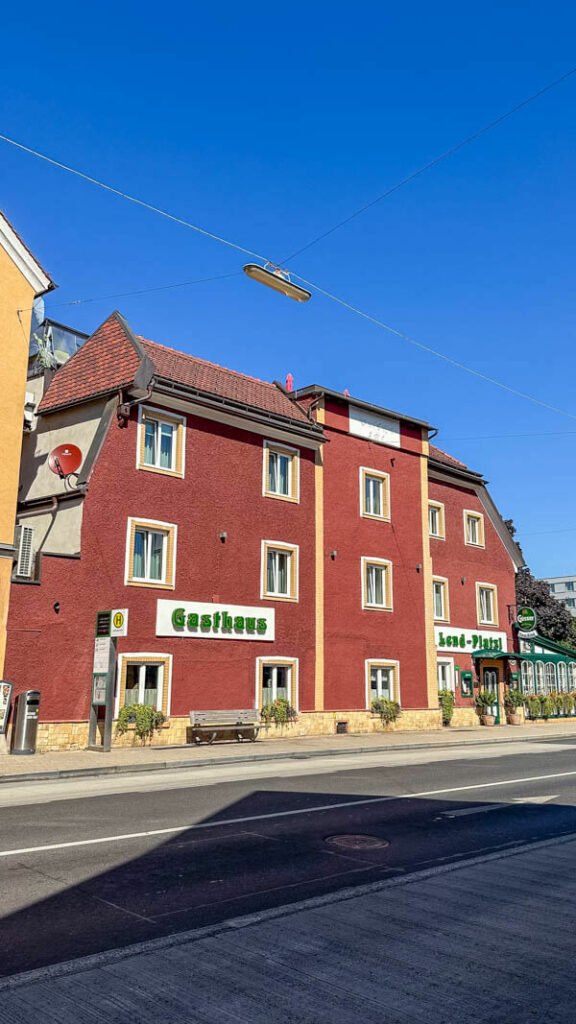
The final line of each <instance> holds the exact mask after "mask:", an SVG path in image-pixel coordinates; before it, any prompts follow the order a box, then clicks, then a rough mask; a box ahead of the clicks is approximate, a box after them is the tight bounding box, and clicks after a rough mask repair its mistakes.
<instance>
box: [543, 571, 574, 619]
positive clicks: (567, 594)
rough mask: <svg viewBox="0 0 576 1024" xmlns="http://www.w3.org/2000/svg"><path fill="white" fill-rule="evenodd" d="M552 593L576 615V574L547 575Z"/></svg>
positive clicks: (546, 579)
mask: <svg viewBox="0 0 576 1024" xmlns="http://www.w3.org/2000/svg"><path fill="white" fill-rule="evenodd" d="M544 582H545V583H547V584H548V587H549V590H550V594H551V595H552V597H554V598H555V599H556V600H557V601H560V602H561V603H562V604H563V605H564V606H565V607H566V608H567V609H568V611H569V612H570V614H571V615H576V576H545V577H544Z"/></svg>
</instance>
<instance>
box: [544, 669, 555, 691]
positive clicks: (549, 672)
mask: <svg viewBox="0 0 576 1024" xmlns="http://www.w3.org/2000/svg"><path fill="white" fill-rule="evenodd" d="M555 689H556V666H555V664H554V662H553V661H547V662H546V690H547V691H548V693H553V692H554V690H555Z"/></svg>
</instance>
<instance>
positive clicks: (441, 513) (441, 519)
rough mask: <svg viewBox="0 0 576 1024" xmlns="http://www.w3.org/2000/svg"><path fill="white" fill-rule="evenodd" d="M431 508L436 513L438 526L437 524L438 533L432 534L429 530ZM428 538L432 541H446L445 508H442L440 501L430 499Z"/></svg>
mask: <svg viewBox="0 0 576 1024" xmlns="http://www.w3.org/2000/svg"><path fill="white" fill-rule="evenodd" d="M431 508H435V509H436V510H437V512H438V524H439V529H440V533H432V531H431V530H430V509H431ZM428 536H429V537H433V538H434V540H446V518H445V508H444V503H443V502H442V501H433V500H432V499H430V500H429V501H428Z"/></svg>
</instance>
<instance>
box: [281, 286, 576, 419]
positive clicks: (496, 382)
mask: <svg viewBox="0 0 576 1024" xmlns="http://www.w3.org/2000/svg"><path fill="white" fill-rule="evenodd" d="M292 276H293V277H296V278H297V279H298V280H299V281H302V282H303V283H304V284H305V285H307V286H308V288H313V289H314V291H317V292H319V293H320V295H324V296H325V297H326V298H327V299H330V300H331V301H332V302H336V303H337V304H338V305H339V306H343V307H344V309H348V310H349V311H350V312H351V313H356V314H357V315H358V316H360V317H362V318H363V319H364V320H368V321H369V323H372V324H374V325H375V326H376V327H381V328H382V329H383V330H385V331H388V332H389V333H390V334H393V335H394V336H395V337H397V338H401V339H402V341H406V342H408V344H409V345H413V346H414V347H415V348H419V349H421V351H422V352H427V353H428V354H429V355H432V356H435V357H436V358H437V359H442V360H443V361H444V362H445V363H449V364H450V365H451V366H455V367H456V368H457V369H459V370H463V371H464V373H469V374H471V375H472V376H473V377H478V378H479V379H480V380H483V381H486V383H488V384H493V385H494V386H495V387H497V388H501V389H502V390H503V391H507V392H509V394H511V395H516V397H517V398H524V399H525V400H526V401H528V402H533V403H534V404H535V405H539V406H541V407H542V408H543V409H549V410H550V411H551V412H556V413H559V414H560V415H562V416H568V417H569V418H570V419H572V420H576V413H573V412H569V411H568V410H567V409H561V408H559V407H558V406H556V405H551V404H550V403H549V402H544V401H543V400H542V399H540V398H535V397H534V395H528V394H526V392H524V391H519V390H518V388H513V387H511V386H510V384H504V383H502V381H499V380H496V379H495V377H489V376H488V374H486V373H482V372H481V371H480V370H475V369H474V368H473V367H471V366H466V364H465V363H461V362H459V360H458V359H453V358H452V357H451V356H446V355H444V353H443V352H438V351H437V349H434V348H432V347H431V346H430V345H424V344H423V343H422V342H421V341H416V339H415V338H411V337H410V335H408V334H405V333H404V332H403V331H399V330H397V328H395V327H391V326H390V324H387V323H385V322H384V321H383V320H378V318H377V317H375V316H372V315H371V314H370V313H365V312H364V311H363V310H361V309H358V307H357V306H353V305H352V303H350V302H346V301H345V300H344V299H340V298H338V296H337V295H333V294H332V292H328V291H326V289H325V288H321V287H320V285H318V284H314V282H313V281H308V280H306V278H305V277H301V276H300V275H299V274H293V275H292Z"/></svg>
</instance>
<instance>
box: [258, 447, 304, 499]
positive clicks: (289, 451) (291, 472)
mask: <svg viewBox="0 0 576 1024" xmlns="http://www.w3.org/2000/svg"><path fill="white" fill-rule="evenodd" d="M271 452H274V453H276V454H279V455H286V456H288V458H289V460H290V461H289V466H288V494H282V493H280V492H279V491H270V490H269V489H268V460H269V458H270V453H271ZM262 495H263V497H265V498H275V499H276V500H277V501H291V502H292V503H293V504H299V502H300V449H299V448H292V447H291V445H288V444H284V443H283V442H280V441H264V442H263V445H262Z"/></svg>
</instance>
